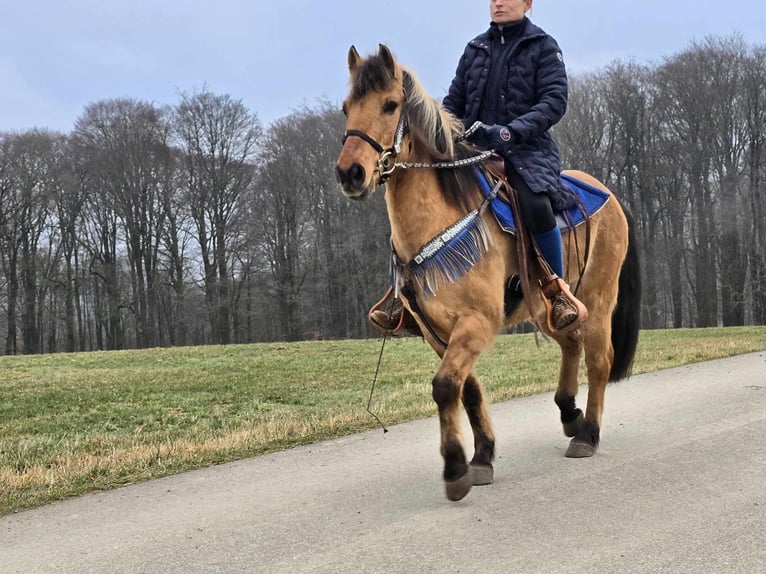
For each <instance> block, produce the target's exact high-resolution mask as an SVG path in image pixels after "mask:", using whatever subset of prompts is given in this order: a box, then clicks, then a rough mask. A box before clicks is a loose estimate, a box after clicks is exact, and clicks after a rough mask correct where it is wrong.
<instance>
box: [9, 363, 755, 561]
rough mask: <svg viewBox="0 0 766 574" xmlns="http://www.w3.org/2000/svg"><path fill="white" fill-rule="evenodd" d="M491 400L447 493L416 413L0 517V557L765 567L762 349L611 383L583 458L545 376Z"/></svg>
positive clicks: (434, 426)
mask: <svg viewBox="0 0 766 574" xmlns="http://www.w3.org/2000/svg"><path fill="white" fill-rule="evenodd" d="M581 402H584V401H583V399H582V393H581ZM491 412H492V415H493V418H494V421H495V428H496V434H497V439H498V460H497V461H496V465H495V483H494V484H493V485H490V486H483V487H474V489H473V490H472V491H471V492H470V493H469V495H468V496H467V497H466V498H465V499H464V500H463V501H461V502H458V503H451V502H449V501H447V499H446V498H445V497H444V493H443V485H442V482H441V476H440V475H441V457H440V456H439V453H438V421H437V420H436V419H435V418H430V419H426V420H421V421H417V422H414V423H408V424H403V425H398V426H393V427H391V428H390V432H389V433H388V434H386V435H384V434H383V432H382V431H380V430H378V431H372V432H367V433H363V434H359V435H356V436H352V437H349V438H344V439H341V440H335V441H330V442H326V443H321V444H315V445H310V446H307V447H302V448H296V449H293V450H290V451H287V452H281V453H276V454H273V455H268V456H261V457H257V458H253V459H249V460H244V461H240V462H237V463H233V464H227V465H221V466H218V467H214V468H210V469H205V470H201V471H195V472H189V473H186V474H182V475H178V476H174V477H169V478H165V479H159V480H154V481H150V482H146V483H143V484H139V485H135V486H130V487H126V488H121V489H118V490H114V491H111V492H107V493H100V494H95V495H90V496H85V497H82V498H78V499H74V500H69V501H66V502H63V503H57V504H53V505H50V506H47V507H44V508H40V509H36V510H31V511H26V512H20V513H17V514H13V515H9V516H6V517H3V518H0V573H1V574H8V573H18V572H23V573H30V572H35V573H37V572H41V573H69V572H71V573H77V574H87V573H93V572H99V573H101V572H103V573H107V572H108V573H129V572H130V573H134V572H135V573H138V572H141V573H163V574H165V573H197V572H199V573H215V572H225V573H235V572H236V573H240V572H265V573H281V572H286V573H290V574H297V573H304V572H306V573H309V572H310V573H312V574H313V573H324V572H328V573H329V572H332V573H336V572H354V573H356V572H364V573H373V572H375V573H377V572H380V573H392V572H393V573H399V572H401V573H410V572H413V573H415V572H417V573H426V572H461V573H477V572H480V573H494V572H503V573H513V572H521V573H537V572H540V573H545V574H554V573H558V572H562V573H567V574H571V573H573V572H577V573H589V572H605V573H610V574H618V573H624V572H636V573H642V574H643V573H657V572H663V573H665V572H667V573H671V572H672V573H676V572H683V573H689V572H694V573H696V572H700V573H706V574H707V573H717V574H721V573H727V572H732V573H737V574H742V573H764V572H766V353H764V352H761V353H753V354H749V355H743V356H739V357H734V358H730V359H724V360H718V361H712V362H707V363H701V364H697V365H691V366H686V367H681V368H677V369H672V370H667V371H661V372H657V373H653V374H648V375H641V376H636V377H633V378H631V379H630V380H629V381H626V382H622V383H618V384H615V385H610V387H609V388H608V389H607V394H606V411H605V414H604V421H603V429H602V444H601V448H600V450H599V452H598V453H597V455H596V456H595V457H593V458H591V459H574V460H573V459H566V458H564V451H565V450H566V447H567V439H566V438H565V437H564V436H563V434H562V433H561V430H560V427H559V424H558V415H557V409H556V407H555V405H554V403H553V396H552V394H543V395H537V396H533V397H529V398H526V399H521V400H515V401H510V402H506V403H501V404H496V405H493V406H492V409H491Z"/></svg>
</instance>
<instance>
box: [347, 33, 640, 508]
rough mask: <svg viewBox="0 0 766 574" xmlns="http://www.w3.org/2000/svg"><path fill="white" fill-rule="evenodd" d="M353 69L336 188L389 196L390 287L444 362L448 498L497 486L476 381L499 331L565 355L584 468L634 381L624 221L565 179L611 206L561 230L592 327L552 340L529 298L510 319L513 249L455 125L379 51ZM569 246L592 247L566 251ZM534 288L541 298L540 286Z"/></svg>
mask: <svg viewBox="0 0 766 574" xmlns="http://www.w3.org/2000/svg"><path fill="white" fill-rule="evenodd" d="M348 68H349V73H350V91H349V94H348V96H347V97H346V99H345V100H344V102H343V111H344V114H345V116H346V132H345V134H344V138H343V147H342V150H341V153H340V156H339V158H338V161H337V165H336V175H337V177H338V180H339V182H340V183H341V185H342V188H343V192H344V194H345V195H346V196H347V197H349V198H351V199H363V198H365V197H367V196H369V195H370V194H371V193H373V192H374V191H375V189H376V188H377V187H378V186H379V185H381V184H383V183H385V186H386V187H385V200H386V206H387V211H388V218H389V221H390V225H391V248H392V250H393V257H394V260H395V262H396V264H395V266H394V268H395V273H394V275H393V276H394V281H395V282H396V283H397V287H398V288H399V290H400V291H401V290H403V289H409V291H410V293H409V297H404V298H403V303H404V306H405V308H406V309H407V310H408V311H409V312H410V313H411V314H412V316H413V317H414V318H415V320H416V321H417V324H418V326H419V327H420V330H421V332H422V334H423V336H424V338H425V340H426V341H427V342H428V343H429V344H430V345H431V347H432V348H433V349H434V351H436V353H437V354H438V355H439V357H440V358H441V364H440V366H439V369H438V371H437V372H436V375H435V376H434V378H433V380H432V391H433V399H434V401H435V403H436V405H437V407H438V413H439V422H440V428H441V454H442V456H443V458H444V474H443V478H444V481H445V487H446V494H447V497H448V498H449V499H450V500H460V499H462V498H463V497H464V496H465V495H466V494H467V493H468V492H469V491H470V489H471V487H472V486H474V485H480V484H489V483H491V482H492V481H493V478H494V469H493V466H492V462H493V459H494V455H495V436H494V433H493V430H492V424H491V421H490V417H489V412H488V410H487V402H486V400H485V399H484V397H483V393H482V388H481V385H480V384H479V381H478V380H477V378H476V376H475V374H474V372H473V369H474V363H475V362H476V360H477V358H478V357H479V355H480V354H481V352H482V351H483V350H484V349H486V348H487V346H488V345H490V343H491V342H492V340H493V339H494V337H495V335H496V333H497V332H498V331H499V330H500V329H501V328H502V327H504V326H506V327H508V326H511V325H514V324H517V323H520V322H523V321H532V322H533V323H535V324H536V325H537V326H538V328H539V329H541V330H542V331H543V332H544V333H546V334H548V335H549V336H550V337H552V338H553V339H554V340H555V341H556V342H557V343H558V344H559V346H560V347H561V363H560V371H559V380H558V387H557V390H556V393H555V399H554V400H555V403H556V405H557V406H558V407H559V410H560V414H561V422H562V424H563V427H564V433H565V434H566V436H568V437H571V438H572V440H571V441H570V444H569V447H568V450H567V452H566V456H568V457H571V458H582V457H589V456H592V455H593V454H594V453H595V452H596V449H597V447H598V444H599V436H600V424H601V415H602V412H603V409H604V390H605V387H606V384H607V382H608V381H617V380H620V379H622V378H625V377H626V376H628V374H629V372H630V369H631V366H632V362H633V356H634V354H635V349H636V344H637V341H638V329H639V317H640V294H641V281H640V271H639V258H638V248H637V245H636V241H635V240H634V226H635V224H634V223H633V221H632V219H631V218H630V215H629V213H628V212H627V211H626V210H625V209H624V208H623V207H622V206H621V204H620V202H619V200H618V199H617V197H616V196H614V195H612V193H611V192H610V191H609V190H608V189H607V188H606V186H604V185H603V184H602V183H600V182H599V181H597V180H596V179H595V178H593V177H591V176H590V175H588V174H586V173H583V172H574V171H570V172H564V174H565V176H569V177H570V178H575V179H577V180H579V181H581V182H584V183H585V184H586V185H588V186H590V187H592V188H595V189H597V190H600V193H603V194H604V196H605V198H606V199H607V201H606V202H605V203H604V204H603V206H602V207H601V209H600V210H598V211H597V212H596V213H594V214H593V215H592V216H591V217H590V224H589V230H586V228H587V227H588V226H586V225H579V226H576V227H573V228H569V229H567V230H565V231H564V239H563V241H564V253H565V255H564V258H565V275H566V279H567V280H568V281H570V282H579V289H578V296H579V297H580V299H581V301H582V302H583V303H584V304H585V305H586V306H587V308H588V311H589V315H588V320H587V322H586V323H585V324H584V325H582V326H581V327H580V328H578V329H576V330H572V331H570V332H556V331H552V330H551V329H550V326H549V325H548V324H547V321H546V308H545V305H544V304H543V302H542V297H534V296H532V295H533V294H532V293H526V294H525V295H526V296H525V299H526V302H527V305H521V306H517V307H516V309H515V310H514V311H512V312H511V313H510V315H508V314H507V313H506V308H505V291H506V285H507V282H508V280H509V278H510V277H512V276H514V274H516V273H518V272H519V266H518V264H517V261H518V258H517V255H516V253H517V249H516V247H517V246H516V245H515V243H516V241H517V240H516V239H515V238H514V236H513V235H511V234H508V233H506V232H505V231H503V229H501V227H500V225H499V224H498V221H497V218H496V217H493V215H492V212H491V210H489V209H484V208H483V204H484V198H485V195H486V194H485V193H484V192H482V188H481V184H480V182H479V180H478V179H477V177H476V176H475V171H476V168H475V166H471V165H464V164H463V162H461V161H459V160H461V159H463V160H464V159H466V158H470V157H471V156H476V155H477V153H479V152H478V150H476V149H475V148H473V147H472V146H470V145H468V144H466V143H464V142H462V141H460V139H461V137H460V136H461V133H463V126H462V124H461V123H460V121H459V120H458V119H456V118H455V117H453V116H452V115H451V114H449V113H448V112H446V111H445V110H443V109H442V108H441V106H440V105H439V103H438V102H437V101H436V100H434V99H433V98H432V97H430V96H429V95H428V94H427V93H426V92H425V90H424V89H423V87H422V86H421V84H420V83H419V81H418V79H417V78H416V77H415V75H414V74H413V73H412V72H411V71H409V70H408V69H406V68H404V67H403V66H402V65H400V64H399V63H398V62H397V61H396V60H395V58H394V56H393V55H392V53H391V51H390V50H389V49H388V48H387V47H386V46H383V45H380V47H379V50H378V52H377V54H372V55H370V56H368V57H367V58H362V57H361V56H360V55H359V53H358V52H357V50H356V49H355V48H354V47H353V46H352V47H351V48H350V50H349V53H348ZM455 160H458V161H455ZM450 162H452V163H450ZM479 206H482V207H481V208H479ZM455 230H457V231H456V233H457V235H455ZM586 234H587V235H588V237H586ZM573 242H574V244H575V245H584V244H586V243H587V244H588V245H589V248H588V249H579V248H577V249H573V248H572V244H573ZM424 246H425V248H424ZM435 251H439V253H438V254H434V252H435ZM586 251H587V253H586ZM424 260H425V261H424ZM450 261H452V263H450ZM421 264H422V265H421ZM429 264H430V265H431V269H427V267H428V265H429ZM419 265H420V267H418V266H419ZM440 265H441V267H440ZM423 269H426V272H424V273H420V274H419V271H422V270H423ZM529 284H530V283H529V282H528V283H527V285H529ZM573 284H574V283H573ZM534 288H535V290H536V292H539V289H540V288H539V285H537V283H534ZM583 350H584V351H585V363H586V366H587V377H588V402H587V408H586V411H585V415H584V416H583V413H582V411H581V410H580V409H579V408H577V406H576V404H575V396H576V394H577V387H578V379H577V371H578V366H579V361H580V355H581V353H582V351H583ZM461 402H462V405H463V407H464V408H465V411H466V413H467V415H468V419H469V421H470V424H471V428H472V431H473V436H474V455H473V458H472V460H471V461H470V463H468V462H467V459H466V455H465V451H464V449H463V445H462V441H461V436H460V416H461V413H460V403H461Z"/></svg>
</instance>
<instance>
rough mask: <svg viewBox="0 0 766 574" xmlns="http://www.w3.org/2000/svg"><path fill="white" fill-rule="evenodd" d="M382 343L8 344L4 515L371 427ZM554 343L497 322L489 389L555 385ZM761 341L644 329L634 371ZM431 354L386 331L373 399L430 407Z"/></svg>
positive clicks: (397, 406) (388, 405) (0, 381)
mask: <svg viewBox="0 0 766 574" xmlns="http://www.w3.org/2000/svg"><path fill="white" fill-rule="evenodd" d="M380 345H381V341H380V340H365V341H326V342H303V343H272V344H260V345H232V346H227V347H183V348H172V349H150V350H139V351H121V352H94V353H78V354H57V355H43V356H24V357H2V358H0V373H2V378H0V515H2V514H6V513H8V512H13V511H16V510H19V509H22V508H29V507H32V506H37V505H40V504H44V503H46V502H49V501H52V500H57V499H61V498H65V497H69V496H75V495H79V494H83V493H86V492H89V491H93V490H100V489H108V488H113V487H116V486H119V485H124V484H129V483H133V482H137V481H140V480H146V479H149V478H156V477H159V476H165V475H168V474H173V473H176V472H181V471H184V470H189V469H193V468H198V467H201V466H207V465H211V464H217V463H222V462H226V461H231V460H235V459H238V458H242V457H247V456H252V455H256V454H261V453H265V452H270V451H274V450H279V449H284V448H288V447H291V446H295V445H298V444H305V443H309V442H314V441H318V440H322V439H326V438H330V437H337V436H340V435H344V434H348V433H352V432H355V431H359V430H361V429H366V428H372V427H374V426H376V424H377V423H376V422H375V420H374V419H373V418H372V417H371V416H370V415H368V414H367V413H366V411H365V407H366V404H367V399H368V396H369V392H370V383H371V381H372V376H373V373H374V370H375V365H376V363H377V359H378V354H379V351H380ZM557 349H558V347H557V346H556V345H555V344H554V343H553V342H550V341H542V342H541V343H540V345H539V347H538V345H537V341H536V339H535V337H534V336H533V335H505V336H501V337H499V338H498V339H497V341H496V342H495V345H494V346H493V347H492V349H491V350H489V351H488V352H487V353H486V354H485V355H484V356H483V357H482V358H481V360H480V362H479V365H478V367H477V374H478V375H479V377H480V379H481V381H482V382H483V384H484V387H485V390H486V391H487V394H488V396H489V398H490V399H491V400H492V401H500V400H506V399H510V398H513V397H518V396H523V395H529V394H532V393H537V392H541V391H548V390H552V389H553V388H554V386H555V378H556V373H557V367H558V365H557V355H558V352H557ZM763 349H766V327H746V328H729V329H687V330H673V331H670V330H667V331H643V332H642V333H641V341H640V343H639V350H638V354H637V357H636V362H635V366H634V369H633V373H634V374H639V373H643V372H647V371H653V370H657V369H663V368H667V367H672V366H677V365H682V364H686V363H691V362H698V361H703V360H708V359H713V358H719V357H726V356H731V355H736V354H741V353H746V352H750V351H758V350H763ZM437 365H438V361H437V358H436V356H435V355H434V353H433V352H432V351H431V350H430V349H429V348H428V347H427V345H426V344H425V343H423V342H422V341H421V340H420V339H412V338H409V339H395V340H389V341H388V342H387V343H386V347H385V353H384V355H383V363H382V366H381V372H380V376H379V380H378V383H377V387H376V391H375V396H374V397H373V403H372V409H373V411H374V412H376V413H377V414H378V415H379V416H380V418H381V419H383V421H384V422H385V423H386V424H393V423H395V422H401V421H405V420H411V419H413V418H417V417H423V416H429V415H432V414H434V413H435V407H434V405H433V403H432V400H431V386H430V381H431V377H432V376H433V374H434V372H435V370H436V367H437ZM581 378H582V377H581ZM608 400H609V393H608V390H607V402H608ZM555 417H556V414H555V406H554V405H553V404H551V424H555V420H556V418H555ZM436 440H437V437H434V441H436ZM434 444H435V445H436V442H434ZM434 448H436V446H435V447H434Z"/></svg>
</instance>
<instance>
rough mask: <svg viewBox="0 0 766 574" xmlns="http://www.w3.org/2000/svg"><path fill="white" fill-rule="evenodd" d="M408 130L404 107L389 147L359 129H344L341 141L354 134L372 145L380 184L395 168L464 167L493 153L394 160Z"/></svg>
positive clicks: (483, 159) (466, 133)
mask: <svg viewBox="0 0 766 574" xmlns="http://www.w3.org/2000/svg"><path fill="white" fill-rule="evenodd" d="M406 103H407V100H406V93H405V101H404V104H403V106H404V105H405V104H406ZM473 131H476V126H475V125H474V126H471V127H470V128H469V129H468V130H466V131H465V132H464V133H462V134H460V135H459V136H457V137H456V138H455V141H456V142H460V141H463V140H464V139H465V138H466V137H467V136H468V135H470V134H471V133H472V132H473ZM408 132H409V126H407V123H406V121H405V117H404V109H402V112H401V113H400V114H399V122H398V123H397V124H396V131H395V132H394V143H393V144H392V145H391V146H390V147H387V148H384V147H383V146H382V145H380V143H378V142H377V141H376V140H375V138H373V137H371V136H370V135H369V134H367V133H365V132H363V131H361V130H346V132H345V133H344V134H343V140H342V141H343V144H345V143H346V140H347V139H348V138H349V137H351V136H355V137H358V138H361V139H363V140H364V141H366V142H367V143H368V144H370V145H371V146H372V148H373V149H374V150H375V151H376V152H378V161H377V163H376V166H375V172H376V173H378V175H379V178H380V179H379V184H380V185H382V184H384V183H386V181H387V180H388V178H390V177H391V175H393V173H394V171H396V169H397V168H402V169H410V168H436V169H455V168H459V167H464V166H467V165H473V164H475V163H482V162H484V161H486V160H487V159H489V158H490V157H491V156H492V155H494V152H493V151H492V150H487V151H483V152H481V153H479V154H478V155H475V156H471V157H467V158H464V159H458V160H453V161H442V162H436V163H423V162H399V161H396V159H397V157H398V156H399V153H400V152H401V149H402V140H403V139H404V136H405V134H406V133H408Z"/></svg>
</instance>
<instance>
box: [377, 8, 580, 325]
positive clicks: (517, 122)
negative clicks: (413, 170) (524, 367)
mask: <svg viewBox="0 0 766 574" xmlns="http://www.w3.org/2000/svg"><path fill="white" fill-rule="evenodd" d="M532 1H533V0H490V3H489V7H490V16H491V19H492V22H491V24H490V27H489V30H487V31H486V32H484V33H483V34H480V35H479V36H477V37H476V38H474V39H473V40H471V41H470V42H468V45H467V46H466V48H465V51H464V53H463V56H462V58H461V59H460V62H459V63H458V67H457V72H456V74H455V78H454V79H453V80H452V84H451V85H450V88H449V92H448V94H447V96H446V97H445V98H444V100H443V102H442V106H443V107H444V108H445V109H447V110H448V111H449V112H451V113H452V114H453V115H455V116H456V117H457V118H461V119H462V121H463V125H464V126H465V128H466V132H465V133H466V136H467V139H468V140H469V141H470V142H472V143H473V144H475V145H477V146H478V147H481V148H484V149H491V150H493V151H494V152H495V153H497V154H498V155H500V156H501V157H502V158H503V160H504V163H505V171H506V176H507V179H508V183H509V184H510V185H511V186H512V187H513V188H514V189H515V191H516V193H517V197H518V202H519V205H520V209H521V212H522V213H521V215H522V217H523V219H524V221H525V223H526V225H527V227H528V229H529V231H530V233H531V234H532V237H533V239H534V241H535V243H536V244H537V247H538V249H539V251H540V253H541V255H542V256H543V258H544V259H545V261H546V262H547V264H548V266H549V267H550V270H551V273H552V274H551V275H549V277H547V278H546V279H545V284H544V285H543V290H544V292H545V293H546V295H547V296H548V297H549V298H551V299H552V301H551V314H552V316H551V324H552V325H553V326H554V327H555V328H556V329H558V330H561V329H566V330H569V329H574V328H576V327H577V326H578V325H579V323H580V321H579V319H580V317H578V311H577V306H578V304H580V303H579V301H578V302H574V301H572V300H570V297H571V298H572V299H574V295H572V294H571V293H569V292H568V290H561V289H558V288H557V285H559V282H558V281H557V279H558V278H559V277H562V278H563V277H564V260H563V252H562V244H561V232H560V231H559V228H558V225H557V223H556V217H555V214H554V213H555V212H559V211H563V210H565V209H567V208H569V207H571V206H572V205H574V202H575V200H574V197H573V196H572V194H571V192H570V191H569V190H568V189H567V188H566V187H565V186H564V185H563V184H562V183H561V180H560V172H561V162H560V159H559V150H558V147H557V146H556V143H555V142H554V141H553V138H552V137H551V134H550V131H549V130H550V128H551V127H552V126H553V125H555V124H556V123H557V122H558V121H559V120H561V118H562V117H563V116H564V113H565V112H566V107H567V74H566V68H565V66H564V59H563V57H562V54H561V50H560V48H559V46H558V43H557V42H556V40H555V39H554V38H553V37H551V36H550V35H548V34H547V33H545V32H544V31H543V30H542V29H540V28H539V27H538V26H536V25H534V24H533V23H532V22H531V21H530V20H529V18H528V17H527V16H526V13H527V11H529V9H530V8H531V7H532ZM390 296H391V297H393V294H391V295H390ZM384 302H385V304H384ZM384 309H387V310H388V312H386V311H384ZM403 312H404V310H403V307H402V304H401V301H399V300H398V299H396V300H394V301H393V302H391V301H390V300H389V301H386V299H385V298H384V300H383V301H381V302H379V303H378V304H377V305H376V306H375V308H373V310H372V311H371V312H370V315H369V317H370V320H371V321H372V322H373V324H374V325H375V326H377V327H378V328H381V329H383V330H384V331H393V330H394V329H395V328H396V327H397V326H398V325H399V323H400V319H401V315H402V313H403Z"/></svg>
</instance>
